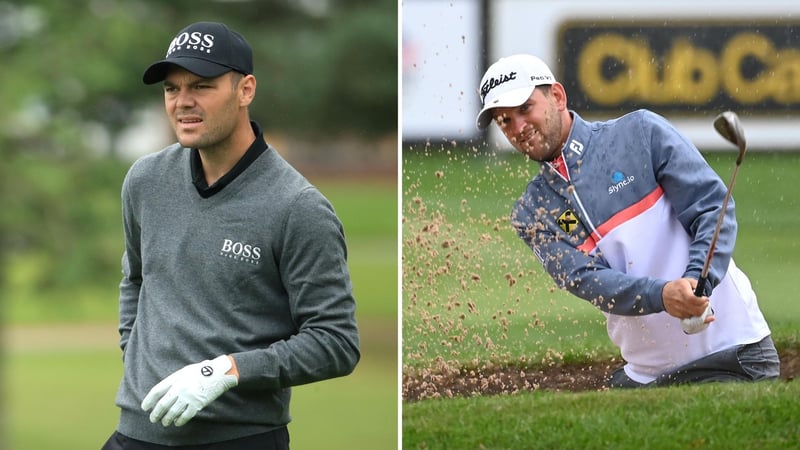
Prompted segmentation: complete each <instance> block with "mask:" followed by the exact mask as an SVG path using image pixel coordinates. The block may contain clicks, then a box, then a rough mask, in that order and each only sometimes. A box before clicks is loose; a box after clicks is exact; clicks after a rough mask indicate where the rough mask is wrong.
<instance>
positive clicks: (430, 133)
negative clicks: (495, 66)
mask: <svg viewBox="0 0 800 450" xmlns="http://www.w3.org/2000/svg"><path fill="white" fill-rule="evenodd" d="M402 14H403V18H402V19H403V20H402V84H403V92H402V94H403V98H402V124H403V130H402V135H403V141H405V142H409V143H414V142H417V143H419V142H426V141H430V142H433V143H436V142H440V141H444V142H446V141H449V140H454V141H457V142H461V143H475V144H480V143H482V141H484V139H486V140H488V142H489V143H490V144H491V145H493V146H498V147H503V148H510V147H509V146H508V144H506V143H504V141H505V139H497V138H498V137H502V136H499V135H498V134H496V130H494V128H495V127H490V130H491V131H490V132H489V133H488V135H484V134H482V133H479V132H478V130H477V129H476V128H475V125H474V124H475V115H476V114H477V112H478V111H479V110H480V101H479V98H478V84H479V83H480V79H481V76H482V75H483V72H484V71H485V69H486V68H487V67H488V66H489V65H490V64H492V63H493V62H495V61H497V60H498V59H499V58H501V57H503V56H509V55H512V54H515V53H530V54H534V55H536V56H539V57H540V58H541V59H542V60H544V61H545V63H547V64H548V65H549V66H550V68H551V70H552V71H553V74H554V75H555V76H556V78H557V79H558V80H559V81H560V82H561V83H562V84H564V85H565V87H566V89H567V93H568V96H569V102H570V108H572V109H574V110H576V111H577V112H578V113H579V114H581V115H582V116H584V117H585V118H590V119H596V120H602V119H604V118H610V117H614V116H617V115H620V114H623V113H625V112H628V111H630V110H632V109H635V108H648V109H652V110H654V111H656V112H658V113H660V114H662V115H664V116H666V117H667V118H669V119H670V120H671V121H673V122H674V123H675V124H676V125H677V126H678V127H679V128H680V129H681V130H682V131H684V132H685V133H686V134H687V136H689V137H690V138H691V139H692V140H693V142H695V144H696V145H698V146H699V147H701V148H704V149H705V148H709V147H712V148H714V147H716V148H719V147H722V148H725V144H724V142H725V141H724V140H723V139H722V138H720V137H719V136H716V134H715V132H714V131H713V129H712V128H711V127H710V126H708V125H709V123H710V121H711V120H713V118H714V116H716V114H718V113H719V112H720V111H721V110H724V109H732V110H734V111H737V112H738V113H739V115H740V116H741V117H742V119H743V120H744V121H745V124H746V125H747V134H748V137H749V138H750V139H749V140H750V141H751V142H752V146H751V147H750V148H751V149H753V148H758V149H762V150H786V149H790V150H791V149H796V148H797V142H798V140H800V130H798V128H797V127H795V126H794V124H795V122H796V120H797V115H798V112H800V86H799V85H798V84H799V83H800V81H798V79H799V78H800V76H799V75H798V74H799V73H800V69H798V56H797V52H798V37H800V36H799V35H800V28H798V25H799V24H800V5H799V4H797V2H793V1H791V0H763V1H760V2H758V3H757V4H756V3H747V2H730V1H724V0H708V1H703V2H697V1H692V0H676V1H673V2H668V3H666V2H662V3H658V2H655V3H654V2H639V1H635V0H607V1H603V2H594V1H591V0H570V1H552V0H539V1H524V0H495V1H489V0H453V1H448V2H444V1H432V2H431V1H424V0H407V1H404V2H403V11H402Z"/></svg>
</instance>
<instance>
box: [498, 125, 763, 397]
mask: <svg viewBox="0 0 800 450" xmlns="http://www.w3.org/2000/svg"><path fill="white" fill-rule="evenodd" d="M571 114H572V115H573V118H574V121H573V125H572V130H571V131H570V135H569V138H568V139H567V144H566V146H565V147H564V151H563V158H564V164H565V167H566V173H567V175H568V176H567V177H564V176H563V175H562V174H560V173H559V171H558V170H556V167H555V165H554V164H551V163H545V164H542V166H541V168H540V171H539V173H538V175H537V176H536V177H534V179H533V180H532V181H531V182H530V183H529V184H528V186H527V189H526V191H525V193H524V194H523V195H522V196H521V197H520V199H519V200H518V201H517V203H516V204H515V206H514V209H513V211H512V217H511V221H512V225H513V226H514V228H515V229H516V230H517V232H518V234H519V236H520V237H521V238H522V239H523V240H524V241H525V242H526V243H527V244H528V245H529V246H530V247H531V248H532V249H533V250H534V252H535V253H536V255H537V257H538V258H539V260H540V261H541V262H542V264H543V265H544V267H545V269H546V271H547V272H548V273H549V274H550V276H551V277H552V278H553V279H554V280H555V282H556V284H557V285H558V286H559V287H561V288H564V289H566V290H568V291H569V292H570V293H572V294H574V295H576V296H578V297H580V298H583V299H585V300H588V301H590V302H591V303H592V304H594V305H595V306H597V307H598V308H599V309H600V310H601V311H602V312H603V313H604V314H605V315H606V317H607V328H608V334H609V337H610V338H611V340H612V342H614V344H616V345H617V346H619V348H620V350H621V353H622V357H623V358H624V359H625V361H626V362H627V365H626V366H625V371H626V373H627V374H628V376H630V377H631V378H632V379H634V380H636V381H638V382H641V383H647V382H650V381H652V380H653V379H655V378H656V377H657V376H658V375H660V374H662V373H665V372H667V371H669V370H671V369H674V368H676V367H678V366H680V365H683V364H686V363H688V362H691V361H693V360H696V359H698V358H701V357H703V356H705V355H708V354H710V353H713V352H715V351H718V350H721V349H723V348H727V347H730V346H733V345H737V344H747V343H752V342H757V341H759V340H761V339H762V338H764V337H766V336H767V335H769V334H770V330H769V327H768V326H767V323H766V321H765V320H764V317H763V315H762V314H761V311H760V310H759V307H758V303H757V300H756V295H755V293H754V292H753V290H752V288H751V286H750V282H749V280H748V278H747V276H746V275H745V274H744V273H743V272H742V271H740V270H739V269H738V268H737V267H736V265H735V264H734V262H733V259H732V257H731V256H732V254H733V248H734V244H735V241H736V229H737V226H736V217H735V207H734V203H733V201H732V200H731V202H730V203H729V205H728V210H727V213H726V216H725V221H724V225H723V227H722V231H721V233H720V236H719V240H718V241H717V245H716V250H715V254H714V258H713V260H712V265H711V268H710V270H709V274H708V282H707V284H706V286H707V287H706V292H707V294H710V299H711V305H712V307H713V308H714V312H715V316H716V319H717V320H716V321H715V322H714V323H713V324H711V325H710V326H709V327H708V329H707V330H706V331H704V332H702V333H698V334H693V335H686V334H684V333H683V331H682V329H681V325H680V320H679V319H677V318H675V317H673V316H670V315H669V314H668V313H666V312H665V310H664V305H663V302H662V298H661V291H662V289H663V287H664V285H665V284H666V282H667V281H668V280H674V279H677V278H681V277H689V278H699V276H700V272H701V270H702V267H703V264H704V262H705V257H706V253H707V252H708V248H709V244H710V242H711V237H712V235H713V233H714V228H715V226H716V222H717V219H718V217H719V212H720V209H721V207H722V201H723V198H724V196H725V192H726V186H725V183H724V182H723V181H722V180H721V179H720V178H719V176H717V174H716V173H715V172H714V171H713V169H711V167H709V165H708V164H707V163H706V161H705V160H704V159H703V157H702V155H701V154H700V152H699V151H698V150H697V148H696V147H695V146H694V145H693V144H692V143H691V142H690V141H689V140H688V139H687V138H685V137H684V136H683V135H681V133H679V132H678V131H677V130H676V129H675V128H674V127H673V126H672V125H671V124H669V123H668V122H667V121H666V120H665V119H664V118H663V117H661V116H659V115H657V114H655V113H652V112H650V111H646V110H639V111H635V112H633V113H630V114H627V115H625V116H623V117H620V118H618V119H614V120H609V121H606V122H587V121H585V120H583V119H582V118H581V117H580V116H578V114H576V113H575V112H572V111H571ZM712 291H713V293H712Z"/></svg>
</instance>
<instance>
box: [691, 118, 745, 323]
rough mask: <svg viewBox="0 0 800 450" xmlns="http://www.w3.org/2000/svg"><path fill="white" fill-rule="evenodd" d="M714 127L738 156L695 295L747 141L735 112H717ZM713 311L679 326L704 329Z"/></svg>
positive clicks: (700, 293)
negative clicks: (735, 150) (737, 152)
mask: <svg viewBox="0 0 800 450" xmlns="http://www.w3.org/2000/svg"><path fill="white" fill-rule="evenodd" d="M714 129H716V130H717V133H719V134H720V136H722V137H723V138H725V139H726V140H727V141H728V142H730V143H732V144H733V145H736V146H737V147H739V156H738V157H737V158H736V165H735V166H734V168H733V173H732V174H731V180H730V182H729V183H728V191H727V192H726V193H725V199H724V200H723V201H722V209H720V211H719V218H718V219H717V226H716V228H715V229H714V234H713V236H712V237H711V245H710V246H709V249H708V254H707V255H706V262H705V264H703V270H702V272H700V278H699V279H698V280H697V287H696V288H695V290H694V295H695V296H697V297H701V296H703V294H704V292H705V287H706V281H707V279H708V269H709V266H710V265H711V258H712V257H713V256H714V249H715V248H716V246H717V238H719V232H720V229H721V228H722V222H723V221H724V219H725V211H727V209H728V201H729V200H730V198H731V192H733V185H734V183H736V174H738V173H739V166H741V165H742V160H743V159H744V153H745V152H746V151H747V141H746V140H745V137H744V130H743V129H742V124H741V122H739V116H737V115H736V113H735V112H733V111H725V112H723V113H721V114H719V115H718V116H717V117H716V118H715V119H714ZM713 313H714V310H713V309H711V305H709V306H708V307H707V308H706V310H705V312H703V314H702V315H700V316H696V317H690V318H688V319H682V320H681V327H682V328H683V332H684V333H686V334H694V333H699V332H700V331H703V330H705V329H706V328H707V327H708V324H707V323H705V320H706V318H707V317H708V316H709V315H710V314H713Z"/></svg>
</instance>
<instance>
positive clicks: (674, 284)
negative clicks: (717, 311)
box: [661, 278, 714, 323]
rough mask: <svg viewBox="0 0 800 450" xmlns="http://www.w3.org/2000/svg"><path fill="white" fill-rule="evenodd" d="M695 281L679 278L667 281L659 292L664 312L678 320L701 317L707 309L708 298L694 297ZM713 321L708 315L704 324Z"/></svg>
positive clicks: (712, 317)
mask: <svg viewBox="0 0 800 450" xmlns="http://www.w3.org/2000/svg"><path fill="white" fill-rule="evenodd" d="M695 286H697V280H695V279H692V278H680V279H678V280H673V281H668V282H667V284H665V285H664V289H663V290H662V291H661V300H662V301H663V302H664V310H666V311H667V313H668V314H669V315H671V316H673V317H677V318H678V319H688V318H690V317H698V316H702V315H703V313H704V312H705V311H706V309H707V308H708V306H709V305H708V303H709V301H708V297H706V296H703V297H696V296H695V295H694V288H695ZM713 321H714V316H713V315H708V316H707V317H706V319H705V321H704V322H705V323H711V322H713Z"/></svg>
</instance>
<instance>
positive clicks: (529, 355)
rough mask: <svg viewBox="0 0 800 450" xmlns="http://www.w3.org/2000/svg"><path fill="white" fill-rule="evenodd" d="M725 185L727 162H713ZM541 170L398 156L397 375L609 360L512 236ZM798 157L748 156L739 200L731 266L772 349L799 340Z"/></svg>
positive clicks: (469, 158)
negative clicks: (750, 291)
mask: <svg viewBox="0 0 800 450" xmlns="http://www.w3.org/2000/svg"><path fill="white" fill-rule="evenodd" d="M707 157H708V159H709V162H710V163H711V164H712V166H713V167H714V168H715V169H716V170H717V171H718V173H720V175H721V176H722V178H723V179H724V180H728V178H729V177H730V172H731V169H732V167H733V159H732V158H734V156H733V155H732V154H731V153H724V152H723V153H710V154H708V155H707ZM537 170H538V164H537V163H526V162H525V161H524V160H523V159H522V157H520V156H519V155H518V154H516V153H511V152H508V153H498V154H483V153H479V152H477V151H471V150H465V149H452V150H449V151H448V150H443V151H428V150H417V151H406V152H405V153H404V155H403V198H402V212H403V244H402V251H403V279H402V288H403V299H402V301H403V304H402V308H403V309H402V311H403V330H404V332H403V333H404V335H403V350H404V356H403V364H404V365H405V366H408V367H411V368H419V367H426V366H430V365H431V364H433V362H434V361H437V360H439V361H441V360H445V361H450V362H452V363H453V364H457V365H467V366H469V365H475V364H479V363H483V362H485V361H490V360H491V361H499V362H505V361H517V362H524V363H529V364H537V363H542V362H544V363H547V362H550V361H554V362H559V361H562V360H573V359H586V358H589V359H591V358H595V357H597V356H603V355H606V356H608V355H613V354H615V352H616V349H615V348H613V347H612V346H611V344H610V343H609V342H608V338H607V336H606V332H605V319H604V317H603V316H602V315H601V314H600V313H599V312H598V311H596V310H595V309H594V308H593V307H592V306H591V305H589V303H588V302H585V301H583V300H580V299H577V298H575V297H573V296H570V295H569V294H566V293H564V292H561V291H558V290H556V289H555V288H554V284H553V282H552V280H551V279H550V278H549V276H547V275H546V274H545V273H544V271H543V270H542V268H541V265H540V264H539V263H538V261H537V260H536V258H535V257H534V256H533V253H532V252H531V251H530V250H529V249H528V248H527V247H526V246H525V245H524V244H523V243H522V242H521V241H520V240H519V239H518V238H517V237H516V236H515V234H514V232H513V231H512V230H511V229H510V226H509V225H508V214H509V211H510V208H511V206H512V205H513V202H514V201H515V200H516V198H517V197H518V196H519V195H520V193H521V192H522V191H523V189H524V188H525V185H526V184H527V181H528V180H529V179H530V178H531V177H533V175H534V174H535V173H536V171H537ZM798 171H800V154H798V153H756V152H753V153H750V154H748V157H747V160H746V161H745V163H744V164H743V165H742V168H741V170H740V173H739V178H738V180H737V185H736V190H735V191H734V199H735V202H736V211H737V217H738V222H739V235H738V240H737V247H736V251H735V254H734V257H735V260H736V262H737V264H738V265H739V266H740V267H741V268H743V269H744V270H745V271H746V272H747V273H748V275H749V276H750V278H751V281H752V283H753V285H754V287H755V289H756V292H757V293H758V295H759V302H760V304H761V307H762V309H763V311H764V314H765V316H766V317H767V320H768V321H769V323H770V324H771V326H772V329H773V333H774V336H775V338H776V341H778V342H780V341H782V340H787V339H795V338H796V336H797V329H798V326H797V325H798V323H800V302H796V301H794V300H793V297H792V296H791V295H788V293H790V292H792V289H793V279H792V278H793V277H792V274H796V273H800V256H798V254H799V253H798V247H799V246H800V241H798V240H797V239H796V238H794V234H795V230H796V229H797V227H798V226H799V225H800V216H797V214H795V213H794V212H793V211H795V209H796V208H797V206H798V205H800V191H797V190H792V189H778V187H780V186H789V185H791V184H792V180H793V179H794V176H795V174H796V173H798Z"/></svg>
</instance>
